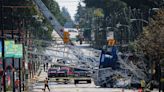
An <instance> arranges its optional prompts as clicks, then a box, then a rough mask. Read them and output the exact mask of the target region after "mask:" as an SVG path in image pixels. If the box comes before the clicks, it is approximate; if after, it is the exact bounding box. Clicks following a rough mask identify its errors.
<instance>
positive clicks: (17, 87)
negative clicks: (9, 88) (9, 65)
mask: <svg viewBox="0 0 164 92" xmlns="http://www.w3.org/2000/svg"><path fill="white" fill-rule="evenodd" d="M15 90H16V92H18V91H19V80H18V79H16V80H15Z"/></svg>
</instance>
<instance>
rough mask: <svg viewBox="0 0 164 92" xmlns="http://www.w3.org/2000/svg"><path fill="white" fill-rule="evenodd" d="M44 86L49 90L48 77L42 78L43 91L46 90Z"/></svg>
mask: <svg viewBox="0 0 164 92" xmlns="http://www.w3.org/2000/svg"><path fill="white" fill-rule="evenodd" d="M46 87H47V88H48V90H49V92H50V88H49V85H48V78H46V79H45V80H44V89H43V90H44V92H45V90H46Z"/></svg>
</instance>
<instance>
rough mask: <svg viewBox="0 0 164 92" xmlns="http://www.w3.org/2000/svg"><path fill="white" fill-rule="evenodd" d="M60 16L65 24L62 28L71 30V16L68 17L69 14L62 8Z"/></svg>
mask: <svg viewBox="0 0 164 92" xmlns="http://www.w3.org/2000/svg"><path fill="white" fill-rule="evenodd" d="M61 14H62V15H63V17H64V18H65V19H66V22H65V24H64V27H65V28H72V27H73V26H74V23H73V21H72V19H71V16H70V14H69V12H68V10H67V8H65V7H62V12H61Z"/></svg>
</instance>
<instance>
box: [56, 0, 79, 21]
mask: <svg viewBox="0 0 164 92" xmlns="http://www.w3.org/2000/svg"><path fill="white" fill-rule="evenodd" d="M56 1H57V2H58V4H59V6H60V9H61V8H62V7H66V8H67V9H68V12H69V13H70V15H71V18H72V19H73V20H74V16H75V14H76V11H77V6H78V3H79V2H81V1H82V0H56Z"/></svg>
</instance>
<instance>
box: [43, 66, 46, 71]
mask: <svg viewBox="0 0 164 92" xmlns="http://www.w3.org/2000/svg"><path fill="white" fill-rule="evenodd" d="M43 68H44V72H45V70H46V65H45V64H44V65H43Z"/></svg>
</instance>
